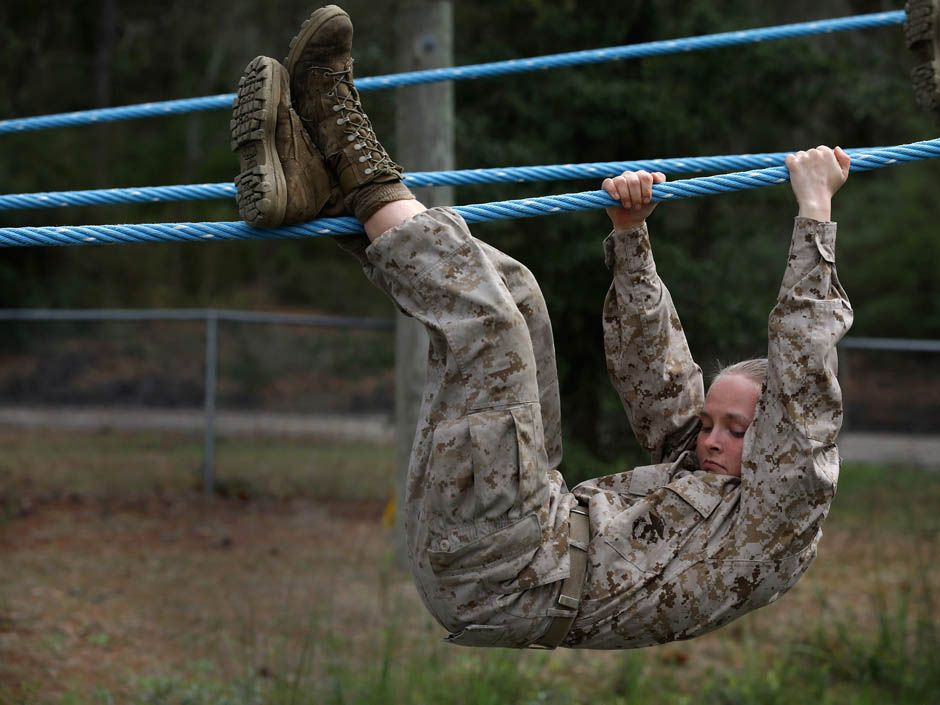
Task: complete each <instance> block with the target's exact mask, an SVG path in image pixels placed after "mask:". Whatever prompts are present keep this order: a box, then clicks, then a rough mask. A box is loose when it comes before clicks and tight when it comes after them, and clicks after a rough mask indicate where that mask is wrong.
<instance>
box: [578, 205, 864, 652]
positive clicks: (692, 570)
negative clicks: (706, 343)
mask: <svg viewBox="0 0 940 705" xmlns="http://www.w3.org/2000/svg"><path fill="white" fill-rule="evenodd" d="M835 236H836V225H835V223H821V222H817V221H814V220H809V219H806V218H797V219H796V221H795V224H794V229H793V239H792V243H791V246H790V253H789V258H788V261H787V267H786V272H785V274H784V277H783V283H782V285H781V287H780V292H779V296H778V299H777V303H776V305H775V306H774V308H773V310H772V311H771V314H770V319H769V326H768V361H769V367H768V375H767V380H766V382H765V384H764V387H763V389H762V392H761V397H760V400H759V402H758V405H757V410H756V415H755V418H754V421H753V423H752V424H751V426H750V427H749V429H748V431H747V434H746V436H745V439H744V450H743V457H742V470H741V477H740V478H735V477H730V476H724V475H716V474H713V473H710V472H705V471H702V470H699V469H698V467H697V461H696V458H695V453H694V445H695V438H696V434H697V432H698V426H699V422H698V414H699V412H700V410H701V408H702V406H703V403H704V391H703V384H702V375H701V370H700V369H699V367H698V366H697V365H696V364H695V362H694V361H693V360H692V357H691V355H690V353H689V348H688V345H687V343H686V340H685V336H684V334H683V331H682V326H681V324H680V323H679V319H678V316H677V315H676V311H675V308H674V306H673V303H672V299H671V297H670V295H669V292H668V291H667V290H666V287H665V286H664V285H663V282H662V280H661V279H660V278H659V276H658V275H657V273H656V267H655V264H654V262H653V257H652V252H651V249H650V242H649V235H648V233H647V231H646V229H645V227H644V228H643V229H641V230H639V231H636V232H634V233H620V232H615V233H612V234H611V235H610V236H609V237H608V238H607V240H606V241H605V253H606V260H607V264H608V267H610V269H611V270H612V273H613V283H612V285H611V287H610V291H609V293H608V296H607V299H606V301H605V305H604V335H605V348H606V355H607V365H608V370H609V372H610V377H611V380H612V381H613V384H614V386H615V387H616V389H617V392H618V394H619V395H620V398H621V400H622V401H623V405H624V408H625V409H626V412H627V415H628V417H629V420H630V423H631V425H632V427H633V430H634V432H635V433H636V436H637V438H638V439H639V441H640V443H641V444H642V445H643V447H644V448H646V449H647V450H648V451H649V452H650V454H651V456H652V460H653V462H654V464H653V465H649V466H645V467H639V468H635V469H634V470H632V471H629V472H623V473H618V474H615V475H610V476H607V477H602V478H597V479H594V480H590V481H588V482H585V483H583V484H581V485H579V486H578V487H576V488H575V489H574V490H573V492H574V494H575V495H576V496H577V497H578V498H579V500H580V501H581V502H582V503H585V504H587V505H588V507H589V513H590V518H591V527H592V538H591V544H590V549H589V565H588V576H587V582H586V584H585V588H584V599H583V600H582V606H581V609H580V612H579V615H578V618H577V620H576V622H575V624H574V626H573V628H572V630H571V632H570V633H569V635H568V637H567V639H566V640H565V644H566V645H567V646H573V647H578V648H631V647H640V646H647V645H651V644H658V643H665V642H668V641H673V640H676V639H686V638H690V637H694V636H697V635H700V634H703V633H705V632H707V631H710V630H712V629H716V628H717V627H720V626H722V625H723V624H726V623H728V622H729V621H731V620H733V619H735V618H737V617H739V616H741V615H743V614H745V613H747V612H749V611H751V610H754V609H757V608H758V607H762V606H764V605H766V604H769V603H770V602H773V601H774V600H775V599H777V597H779V596H780V595H781V594H782V593H783V592H785V591H786V590H788V589H789V588H790V587H791V586H792V585H793V584H794V583H796V581H797V580H798V579H799V577H800V576H801V575H802V574H803V573H804V572H805V571H806V569H807V567H808V566H809V564H810V562H811V561H812V560H813V558H814V557H815V555H816V546H817V543H818V541H819V539H820V536H821V535H822V530H821V525H822V523H823V520H824V519H825V517H826V515H827V513H828V511H829V506H830V503H831V501H832V498H833V495H834V493H835V487H836V481H837V479H838V473H839V455H838V450H837V449H836V446H835V440H836V435H837V434H838V431H839V427H840V425H841V420H842V399H841V392H840V390H839V385H838V382H837V380H836V343H837V341H838V340H839V339H840V338H841V337H842V335H843V334H844V333H845V332H846V331H847V330H848V328H849V326H850V325H851V321H852V309H851V306H850V305H849V301H848V299H847V297H846V295H845V292H844V290H843V289H842V287H841V285H840V284H839V280H838V277H837V275H836V270H835Z"/></svg>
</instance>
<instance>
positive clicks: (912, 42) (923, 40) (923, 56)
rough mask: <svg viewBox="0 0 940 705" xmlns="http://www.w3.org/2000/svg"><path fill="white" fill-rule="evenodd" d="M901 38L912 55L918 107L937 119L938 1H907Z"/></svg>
mask: <svg viewBox="0 0 940 705" xmlns="http://www.w3.org/2000/svg"><path fill="white" fill-rule="evenodd" d="M904 10H905V12H906V13H907V19H906V21H905V23H904V34H905V37H906V38H907V46H908V48H909V49H910V50H911V53H912V54H913V55H914V62H915V63H914V68H913V69H912V70H911V83H912V85H913V88H914V97H915V98H916V100H917V104H918V105H919V106H920V107H922V108H923V109H924V110H927V111H930V112H933V113H934V114H935V115H936V116H937V117H940V0H908V2H907V5H906V6H905V8H904Z"/></svg>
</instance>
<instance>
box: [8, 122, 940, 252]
mask: <svg viewBox="0 0 940 705" xmlns="http://www.w3.org/2000/svg"><path fill="white" fill-rule="evenodd" d="M938 157H940V138H938V139H933V140H925V141H923V142H914V143H912V144H906V145H899V146H896V147H885V148H880V149H872V150H867V151H858V152H856V153H855V154H854V155H853V156H852V171H868V170H870V169H880V168H883V167H887V166H891V165H894V164H900V163H903V162H910V161H915V160H921V159H936V158H938ZM788 180H789V172H788V170H787V168H786V167H784V166H775V167H770V168H767V169H757V170H752V171H743V172H736V173H732V174H721V175H718V176H702V177H698V178H694V179H685V180H682V181H673V182H667V183H664V184H656V185H655V186H653V200H654V201H657V202H658V201H670V200H678V199H681V198H694V197H697V196H707V195H713V194H719V193H728V192H730V191H739V190H743V189H753V188H761V187H763V186H773V185H776V184H782V183H785V182H786V181H788ZM613 203H615V201H614V200H613V199H611V198H610V197H609V196H608V195H607V194H606V193H605V192H604V191H585V192H583V193H569V194H563V195H560V196H542V197H536V198H524V199H517V200H512V201H501V202H498V203H478V204H474V205H468V206H457V207H456V208H455V210H456V211H457V212H458V213H460V214H461V215H462V216H463V217H464V219H466V221H467V222H468V223H479V222H482V221H487V220H502V219H506V218H527V217H532V216H537V215H550V214H553V213H562V212H573V211H584V210H594V209H599V208H606V207H608V206H610V205H612V204H613ZM359 232H362V226H361V225H360V224H359V222H358V221H357V220H356V219H355V218H349V217H346V218H324V219H320V220H313V221H310V222H309V223H301V224H298V225H292V226H288V227H281V228H271V229H261V228H252V227H250V226H249V225H247V224H246V223H243V222H237V221H236V222H226V221H223V222H207V223H148V224H142V225H79V226H71V225H65V226H60V227H53V226H45V227H27V228H0V246H4V247H15V246H28V245H88V244H125V243H130V242H158V241H159V242H164V241H173V242H176V241H191V240H213V239H214V240H273V239H279V238H302V237H324V236H331V235H346V234H352V233H359Z"/></svg>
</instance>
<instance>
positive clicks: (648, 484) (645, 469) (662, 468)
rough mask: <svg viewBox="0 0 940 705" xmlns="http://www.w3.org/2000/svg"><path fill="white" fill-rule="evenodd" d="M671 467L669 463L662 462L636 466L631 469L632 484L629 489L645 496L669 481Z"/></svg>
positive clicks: (633, 492) (632, 492)
mask: <svg viewBox="0 0 940 705" xmlns="http://www.w3.org/2000/svg"><path fill="white" fill-rule="evenodd" d="M671 467H672V466H671V465H669V464H668V463H660V464H659V465H641V466H640V467H638V468H634V469H633V470H631V471H630V486H629V489H628V490H627V491H628V492H629V493H630V494H635V495H638V496H640V497H645V496H646V495H648V494H649V493H650V492H652V491H653V490H657V489H659V488H660V487H662V486H663V485H665V484H666V483H667V482H669V476H670V469H671Z"/></svg>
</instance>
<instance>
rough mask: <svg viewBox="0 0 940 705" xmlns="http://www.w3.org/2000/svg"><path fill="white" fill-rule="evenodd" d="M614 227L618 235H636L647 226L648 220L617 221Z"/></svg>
mask: <svg viewBox="0 0 940 705" xmlns="http://www.w3.org/2000/svg"><path fill="white" fill-rule="evenodd" d="M613 225H614V232H616V233H624V234H628V233H635V232H638V231H640V230H642V229H643V226H644V225H646V219H645V218H644V219H643V220H624V221H615V222H614V224H613Z"/></svg>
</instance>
